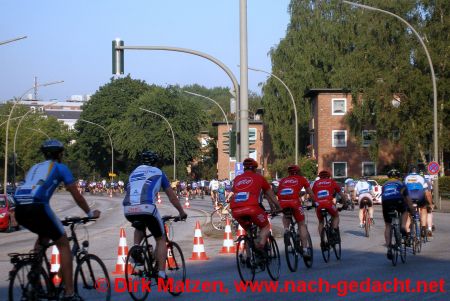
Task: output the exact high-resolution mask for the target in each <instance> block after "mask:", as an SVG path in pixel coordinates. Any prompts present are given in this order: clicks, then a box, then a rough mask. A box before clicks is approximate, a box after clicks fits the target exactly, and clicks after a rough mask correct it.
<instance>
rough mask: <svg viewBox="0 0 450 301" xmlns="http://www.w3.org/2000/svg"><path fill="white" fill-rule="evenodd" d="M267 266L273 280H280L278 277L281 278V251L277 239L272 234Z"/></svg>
mask: <svg viewBox="0 0 450 301" xmlns="http://www.w3.org/2000/svg"><path fill="white" fill-rule="evenodd" d="M266 267H267V272H268V273H269V276H270V278H271V279H272V280H273V281H276V280H278V278H280V267H281V259H280V251H279V249H278V244H277V241H276V240H275V238H274V237H273V236H272V235H270V236H269V250H268V252H267V262H266Z"/></svg>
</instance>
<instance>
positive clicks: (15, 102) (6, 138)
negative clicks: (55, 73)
mask: <svg viewBox="0 0 450 301" xmlns="http://www.w3.org/2000/svg"><path fill="white" fill-rule="evenodd" d="M63 82H64V81H63V80H59V81H53V82H48V83H44V84H39V85H34V86H33V87H31V88H30V89H28V90H26V91H25V92H24V93H23V94H22V95H21V96H20V98H19V99H17V100H16V101H14V104H13V106H12V108H11V111H9V115H8V120H7V121H6V134H5V167H4V168H5V173H4V179H3V184H4V186H3V187H4V188H3V189H4V193H5V194H6V186H7V185H8V138H9V121H10V120H11V115H12V113H13V111H14V108H15V107H16V105H17V103H19V101H21V100H22V98H23V97H24V96H25V94H27V93H28V92H30V91H31V90H33V89H36V87H46V86H50V85H55V84H60V83H63Z"/></svg>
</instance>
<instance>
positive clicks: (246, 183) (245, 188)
mask: <svg viewBox="0 0 450 301" xmlns="http://www.w3.org/2000/svg"><path fill="white" fill-rule="evenodd" d="M243 165H244V173H242V174H240V175H238V176H237V177H236V178H235V179H234V182H233V193H232V197H231V201H230V208H231V211H232V215H233V218H234V219H236V220H237V221H238V223H239V224H240V225H241V226H242V228H244V230H246V231H248V230H249V226H250V223H249V222H248V220H247V218H250V220H251V223H253V224H255V225H257V226H258V227H259V229H260V240H259V241H258V242H256V248H257V249H258V250H259V251H262V250H263V249H264V245H265V243H266V241H267V238H268V237H269V233H270V224H269V220H268V219H267V214H266V212H265V210H264V208H263V207H262V205H261V204H260V202H259V199H260V194H261V190H262V191H264V194H265V196H266V198H267V200H268V201H269V205H270V207H271V208H272V211H278V212H279V211H281V207H280V204H279V203H278V201H277V198H276V197H275V194H274V193H273V191H272V188H271V187H270V184H269V183H268V182H267V180H266V179H265V178H264V177H263V176H262V175H260V174H258V173H256V168H257V167H258V162H256V161H255V160H253V159H252V158H247V159H245V160H244V162H243Z"/></svg>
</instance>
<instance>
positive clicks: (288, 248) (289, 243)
mask: <svg viewBox="0 0 450 301" xmlns="http://www.w3.org/2000/svg"><path fill="white" fill-rule="evenodd" d="M294 235H297V234H296V233H295V232H291V231H289V232H286V233H284V253H285V255H286V263H287V266H288V268H289V271H291V272H295V271H297V267H298V252H297V250H296V248H295V237H294Z"/></svg>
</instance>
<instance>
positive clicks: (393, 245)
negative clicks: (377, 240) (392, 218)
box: [390, 226, 402, 266]
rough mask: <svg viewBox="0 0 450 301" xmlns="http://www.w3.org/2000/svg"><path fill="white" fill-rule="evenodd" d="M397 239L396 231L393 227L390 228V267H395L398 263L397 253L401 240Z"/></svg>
mask: <svg viewBox="0 0 450 301" xmlns="http://www.w3.org/2000/svg"><path fill="white" fill-rule="evenodd" d="M398 239H399V237H398V235H397V229H396V228H395V227H393V226H391V242H390V246H391V251H392V258H391V261H392V265H393V266H396V265H397V261H398V253H399V251H400V250H399V248H401V244H402V242H401V240H400V241H399V240H398Z"/></svg>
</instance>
